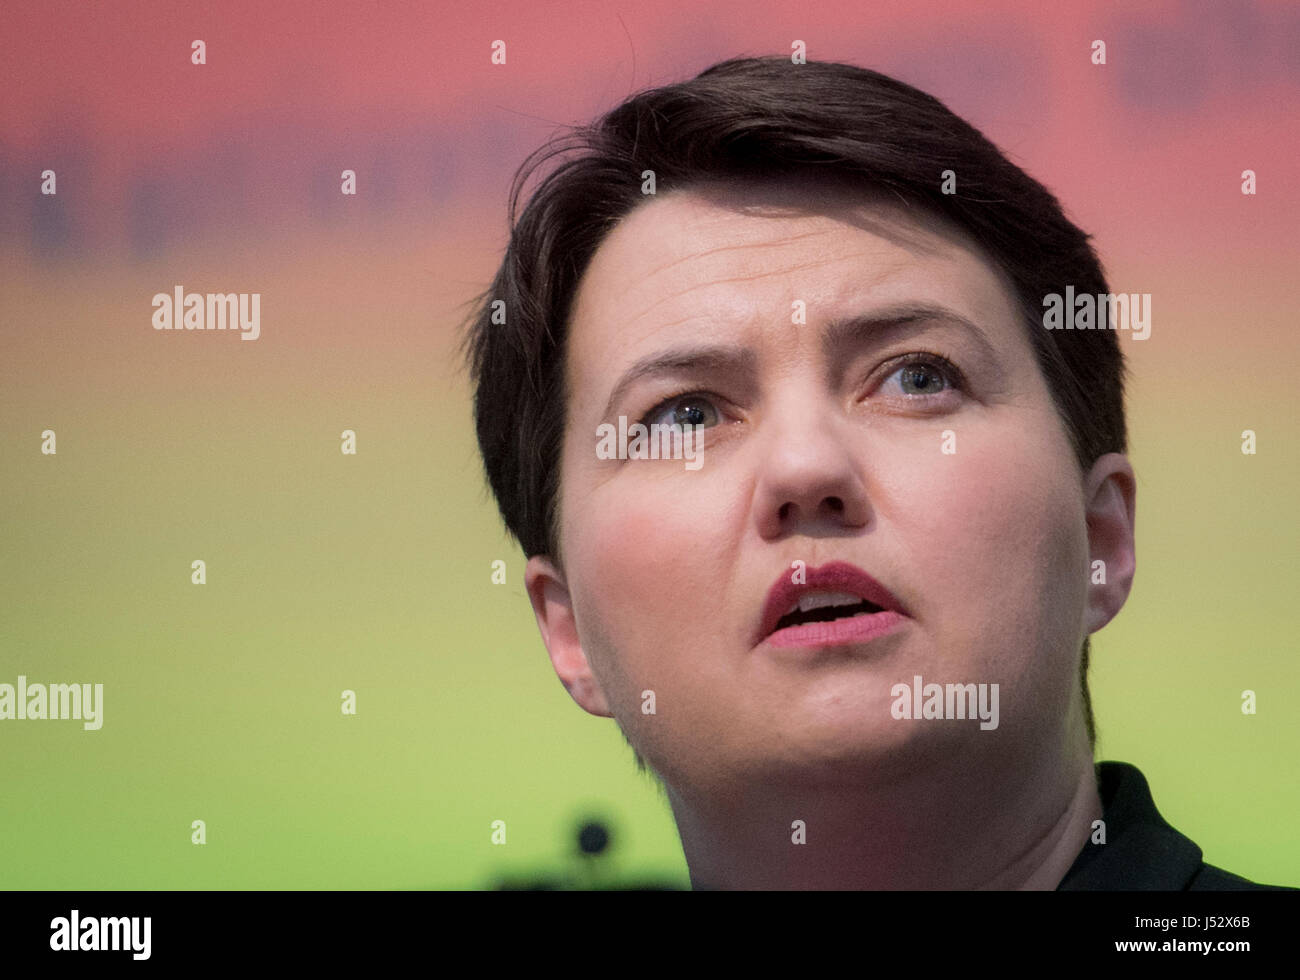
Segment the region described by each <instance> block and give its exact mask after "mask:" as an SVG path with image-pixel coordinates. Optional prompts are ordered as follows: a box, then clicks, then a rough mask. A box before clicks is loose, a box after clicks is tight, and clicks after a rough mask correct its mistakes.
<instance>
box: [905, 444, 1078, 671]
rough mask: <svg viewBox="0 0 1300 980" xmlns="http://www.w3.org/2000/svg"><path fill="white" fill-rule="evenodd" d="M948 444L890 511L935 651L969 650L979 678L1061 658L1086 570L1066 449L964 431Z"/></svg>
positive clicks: (1074, 483)
mask: <svg viewBox="0 0 1300 980" xmlns="http://www.w3.org/2000/svg"><path fill="white" fill-rule="evenodd" d="M1031 435H1032V434H1031ZM963 437H964V438H963ZM959 439H961V440H962V441H961V442H959V445H958V451H957V453H956V454H955V455H952V456H947V457H943V458H942V459H941V460H940V461H939V462H938V463H937V464H935V463H931V464H930V465H929V466H928V467H927V469H928V471H929V472H928V474H927V475H928V479H926V480H923V481H918V483H919V485H918V486H917V487H915V488H914V489H913V491H912V492H911V493H910V494H908V496H907V500H906V503H900V504H899V506H900V507H902V508H905V513H906V517H905V518H904V521H905V522H906V528H905V530H904V531H903V534H904V536H905V538H906V540H907V542H908V543H909V545H908V551H909V553H910V554H911V555H912V556H913V558H914V559H915V561H916V567H915V571H916V573H917V575H916V577H915V578H914V580H913V581H914V588H916V589H917V590H918V592H919V595H920V602H919V603H918V613H921V612H928V613H929V614H930V615H931V617H933V622H934V624H935V625H936V627H937V628H938V629H939V630H940V631H941V632H942V634H943V641H944V642H943V643H942V647H943V648H944V649H947V648H949V645H950V644H958V645H969V644H971V643H976V644H978V645H980V647H981V648H982V649H981V651H980V652H979V653H978V655H977V659H981V660H983V661H984V662H986V663H988V664H989V665H990V666H991V665H992V663H993V662H1001V663H1003V664H1005V662H1006V660H1007V659H1009V658H1012V657H1018V658H1021V659H1023V658H1025V657H1028V656H1032V655H1033V654H1034V653H1035V652H1037V651H1040V650H1044V649H1052V650H1062V651H1063V653H1064V651H1066V650H1067V649H1068V647H1069V644H1068V643H1065V642H1064V641H1065V639H1066V637H1068V636H1070V635H1072V631H1073V630H1074V628H1075V627H1076V626H1077V625H1079V623H1081V622H1082V613H1083V601H1084V595H1085V590H1086V569H1087V539H1086V534H1085V533H1084V523H1083V513H1082V501H1081V499H1080V488H1079V485H1078V479H1077V477H1076V475H1075V473H1074V468H1073V461H1072V459H1071V457H1070V456H1068V455H1064V454H1068V453H1069V449H1068V447H1065V446H1063V445H1062V444H1061V443H1060V442H1059V441H1058V440H1057V439H1056V438H1055V436H1054V434H1053V433H1048V432H1045V433H1043V434H1042V435H1041V437H1039V438H1037V439H1034V438H1027V437H1026V434H1025V433H1024V432H1021V433H1018V434H1016V435H1014V436H1013V435H1009V434H1008V433H1006V432H996V433H995V432H993V431H991V430H990V431H987V432H980V431H970V430H968V431H965V432H963V433H961V434H960V435H959ZM1076 620H1077V621H1078V622H1076Z"/></svg>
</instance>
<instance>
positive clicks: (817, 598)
mask: <svg viewBox="0 0 1300 980" xmlns="http://www.w3.org/2000/svg"><path fill="white" fill-rule="evenodd" d="M862 601H863V599H862V597H861V596H856V595H849V594H848V593H847V592H808V593H805V594H804V595H801V596H800V597H799V601H798V602H796V603H795V604H794V605H793V606H791V607H790V609H789V610H788V611H787V612H786V615H787V616H789V615H790V613H792V612H794V611H795V610H796V609H797V610H799V611H800V612H812V611H813V610H814V609H823V608H825V607H826V606H856V605H857V604H858V603H860V602H862Z"/></svg>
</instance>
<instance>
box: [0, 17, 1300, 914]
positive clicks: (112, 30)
mask: <svg viewBox="0 0 1300 980" xmlns="http://www.w3.org/2000/svg"><path fill="white" fill-rule="evenodd" d="M4 20H5V25H4V33H3V38H0V46H2V47H3V57H2V58H0V91H2V92H3V93H4V94H3V97H2V98H0V251H2V252H3V272H2V273H0V276H2V278H0V492H2V493H3V516H0V529H2V539H0V595H2V596H3V603H2V605H0V682H7V683H10V684H14V683H16V679H17V676H18V675H19V674H23V675H25V676H26V677H27V678H28V680H29V682H33V683H35V682H74V681H75V682H83V681H84V682H98V683H103V684H104V687H105V695H104V702H105V705H104V707H105V712H104V724H103V728H102V729H100V730H99V731H96V732H87V731H84V730H83V729H82V726H81V724H80V723H77V722H73V721H63V722H45V723H43V724H37V723H34V722H17V721H11V722H8V723H3V724H0V887H3V888H11V889H12V888H37V889H47V888H48V889H108V888H113V889H117V888H123V889H153V888H179V889H191V888H193V889H227V888H253V889H261V888H294V889H316V888H341V889H354V888H381V889H390V888H391V889H414V888H455V889H460V888H483V887H491V886H492V885H493V884H494V883H495V882H498V881H499V880H501V879H502V878H510V879H516V878H528V877H529V876H533V875H545V876H550V875H558V874H561V873H564V872H565V871H566V869H569V868H571V867H572V866H573V865H574V859H573V857H572V855H573V852H574V847H575V845H574V842H573V841H574V829H575V827H576V825H577V824H578V822H580V821H582V820H584V819H587V818H593V817H594V818H598V819H600V820H602V821H604V822H605V824H606V826H607V827H608V828H609V830H610V833H611V835H612V837H611V844H610V847H609V851H608V854H607V858H606V859H605V868H604V871H603V873H604V874H605V875H607V876H608V878H609V879H610V880H614V881H649V880H656V881H666V882H668V883H670V884H676V885H679V886H683V887H684V886H686V885H687V884H688V881H687V877H686V866H685V862H684V860H683V859H682V856H681V851H680V846H679V844H678V841H677V834H676V830H675V828H674V826H673V822H672V819H671V815H670V813H669V811H668V808H667V805H666V803H665V801H664V800H663V798H662V797H661V795H660V793H659V792H658V790H657V788H656V786H655V784H654V783H652V782H651V781H650V780H649V778H648V777H646V776H642V775H639V774H638V773H637V772H636V770H635V768H634V766H633V763H632V755H631V751H630V750H629V749H628V747H627V746H626V745H625V743H624V742H623V740H622V738H621V737H620V735H619V733H618V731H617V729H616V728H615V727H614V725H613V723H612V722H610V721H607V720H603V719H597V718H594V717H591V716H589V715H587V714H585V713H584V712H582V711H581V710H580V709H579V708H578V707H577V706H576V705H574V704H573V703H572V701H571V700H570V699H569V697H568V696H567V694H566V693H565V692H564V690H563V689H562V687H561V686H560V684H559V682H558V680H557V679H556V678H555V675H554V673H553V671H552V669H551V667H550V664H549V663H548V661H547V658H546V655H545V651H544V648H543V646H542V644H541V641H540V639H539V637H538V634H537V630H536V626H535V624H534V621H533V617H532V613H531V611H530V609H529V605H528V602H527V599H526V597H525V594H524V590H523V583H522V572H523V565H524V562H523V557H522V554H521V552H520V551H519V549H518V548H517V547H516V546H514V545H513V544H512V543H511V542H510V541H509V540H508V538H507V537H506V535H505V533H504V531H503V529H502V526H501V524H500V521H499V519H498V517H497V513H496V510H495V507H494V505H493V503H492V501H491V499H490V497H489V496H488V494H487V492H486V489H485V484H484V480H483V478H482V475H481V470H480V464H479V461H478V456H477V452H476V447H475V442H474V437H473V426H472V422H471V417H470V407H469V395H468V389H467V384H466V380H465V377H464V374H463V372H462V371H461V369H460V366H459V363H458V361H457V358H456V355H455V341H456V336H455V331H456V328H457V325H458V323H459V322H460V320H461V318H462V316H463V315H464V313H465V311H466V305H465V304H466V303H467V302H468V301H469V300H471V298H472V297H473V296H474V295H475V294H477V293H478V292H479V291H481V290H482V289H484V288H485V287H486V286H487V284H488V282H489V281H490V279H491V277H492V275H493V273H494V272H495V269H496V265H497V263H498V262H499V260H500V257H501V254H502V249H503V247H504V245H505V242H506V240H507V235H508V228H507V224H506V194H507V190H508V188H509V181H510V178H511V176H512V174H513V173H514V171H515V169H516V168H517V167H518V166H519V164H520V163H521V162H522V161H523V159H524V157H525V156H526V155H527V154H528V153H529V152H530V151H531V150H532V149H534V148H535V147H536V146H538V145H539V144H540V143H542V142H543V141H545V140H546V139H547V138H548V137H550V136H552V135H554V134H555V133H556V131H557V130H558V129H559V127H561V126H564V125H567V124H574V123H582V122H586V121H589V120H590V119H592V118H593V117H595V116H596V115H598V114H599V113H601V112H603V111H605V110H607V109H609V108H611V107H612V106H614V105H615V104H617V103H618V102H619V101H621V100H622V99H623V98H625V97H626V96H627V95H629V94H631V93H632V92H634V91H637V90H639V89H642V88H645V87H648V86H651V85H655V84H663V83H667V82H671V81H676V80H680V79H683V78H687V77H690V76H692V75H695V74H697V73H698V72H699V71H701V70H703V69H704V68H706V67H707V66H709V65H711V64H713V63H715V62H717V61H720V60H723V59H725V58H728V57H734V56H737V55H744V54H788V53H789V52H790V50H791V43H792V42H793V41H794V40H796V39H797V40H802V41H804V42H805V43H806V44H807V50H808V57H809V59H810V60H836V61H849V62H853V63H855V64H859V65H862V66H865V67H871V68H875V69H877V70H880V71H884V72H886V73H888V74H892V75H895V76H896V77H898V78H900V79H902V80H904V81H906V82H909V83H911V84H913V85H916V86H918V87H920V88H922V89H924V90H926V91H929V92H931V93H932V94H934V95H936V96H937V97H939V98H940V99H941V100H943V101H945V102H946V103H947V104H948V105H949V106H950V107H951V108H952V109H953V110H954V111H956V112H957V113H959V114H961V115H963V116H965V117H966V118H967V119H969V120H970V121H971V122H972V123H974V124H975V125H976V126H977V127H979V128H981V129H982V130H983V131H984V132H985V133H986V135H988V136H989V137H990V138H991V139H993V140H994V142H996V143H997V144H998V145H999V146H1001V147H1002V148H1003V149H1004V151H1006V152H1007V153H1008V154H1009V155H1011V157H1012V158H1013V159H1014V160H1015V161H1016V162H1017V163H1019V164H1020V165H1021V166H1023V167H1024V168H1025V169H1027V170H1028V171H1029V172H1030V173H1031V174H1033V175H1034V176H1035V177H1037V178H1038V179H1039V180H1041V181H1042V182H1043V183H1045V184H1046V185H1047V186H1048V187H1050V188H1051V189H1052V190H1053V191H1054V192H1055V193H1056V194H1057V195H1058V196H1059V197H1060V199H1061V200H1062V202H1063V203H1064V204H1065V206H1066V208H1067V210H1068V212H1069V214H1070V215H1071V217H1072V218H1073V219H1074V220H1075V221H1076V222H1077V223H1079V224H1080V225H1081V226H1082V227H1084V228H1085V229H1087V230H1088V231H1090V232H1092V233H1093V234H1094V236H1095V239H1096V244H1097V247H1098V249H1099V252H1100V254H1101V256H1102V258H1103V261H1104V263H1105V265H1106V268H1107V272H1108V274H1109V276H1110V280H1111V285H1112V288H1113V289H1115V290H1116V291H1120V290H1123V291H1126V292H1129V291H1131V292H1149V293H1151V294H1152V296H1153V301H1152V310H1153V326H1152V333H1151V337H1150V338H1149V339H1148V340H1145V341H1141V342H1138V341H1133V340H1132V339H1131V337H1129V336H1127V335H1122V337H1121V342H1122V343H1123V344H1124V345H1125V350H1126V352H1127V353H1128V354H1129V356H1130V363H1131V368H1132V372H1133V380H1132V385H1131V398H1130V402H1129V413H1130V416H1129V417H1130V424H1131V431H1132V453H1131V456H1132V459H1133V461H1134V464H1135V466H1136V469H1137V472H1138V479H1139V493H1138V504H1139V511H1138V516H1139V520H1138V523H1137V528H1138V554H1139V574H1138V577H1137V582H1136V586H1135V588H1134V591H1133V594H1132V597H1131V599H1130V602H1129V605H1128V606H1127V607H1126V609H1125V610H1124V612H1123V613H1122V615H1121V616H1120V617H1119V618H1118V619H1117V620H1116V621H1115V622H1114V623H1112V624H1111V625H1109V626H1108V627H1107V628H1106V629H1105V630H1104V631H1102V632H1101V633H1099V634H1097V635H1096V636H1095V637H1094V639H1093V669H1092V691H1093V702H1094V706H1095V709H1096V713H1097V721H1098V726H1099V730H1100V742H1099V745H1098V758H1100V759H1120V760H1123V761H1127V762H1131V763H1134V764H1136V765H1138V766H1140V767H1141V768H1142V769H1143V771H1144V772H1145V773H1146V775H1147V777H1148V779H1149V780H1150V782H1151V785H1152V789H1153V793H1154V796H1155V800H1156V802H1157V805H1158V806H1159V807H1160V809H1161V811H1162V813H1163V814H1164V816H1165V817H1166V819H1168V820H1169V821H1170V822H1171V823H1172V824H1173V825H1174V826H1175V827H1177V828H1178V829H1179V830H1181V831H1182V832H1183V833H1185V834H1187V835H1188V836H1190V837H1191V838H1192V839H1193V840H1194V841H1196V842H1197V843H1198V844H1200V845H1201V847H1202V848H1203V849H1204V851H1205V857H1206V860H1207V861H1209V862H1211V863H1213V864H1217V865H1219V866H1221V867H1225V868H1227V869H1228V870H1230V871H1233V872H1236V873H1238V874H1242V875H1246V876H1248V877H1251V878H1253V879H1255V880H1258V881H1264V882H1269V883H1276V884H1289V885H1300V839H1298V835H1297V832H1296V814H1297V813H1298V812H1300V786H1298V785H1297V778H1296V775H1297V770H1298V769H1300V766H1297V750H1298V749H1300V712H1298V711H1297V704H1298V699H1300V670H1298V669H1297V666H1296V659H1297V654H1300V647H1298V646H1297V642H1296V638H1295V629H1296V623H1297V616H1296V601H1297V600H1296V596H1297V587H1298V586H1300V547H1298V545H1300V541H1298V540H1297V521H1296V517H1295V507H1296V503H1297V488H1298V487H1300V482H1298V480H1297V477H1298V476H1300V471H1298V469H1297V456H1296V442H1297V436H1300V411H1298V409H1300V386H1298V385H1297V383H1296V381H1297V377H1298V376H1300V339H1297V338H1298V335H1297V331H1296V326H1295V324H1296V317H1297V310H1300V276H1297V269H1300V237H1298V235H1297V219H1298V218H1300V209H1298V208H1297V205H1298V204H1300V174H1297V164H1298V163H1300V130H1297V128H1296V126H1295V121H1296V118H1297V111H1296V110H1297V101H1298V100H1297V96H1298V95H1300V8H1297V7H1296V6H1295V5H1282V4H1271V3H1247V2H1223V3H1215V2H1209V0H1205V2H1164V3H1154V4H1144V5H1142V6H1141V7H1136V6H1135V5H1132V4H1129V3H1124V2H1114V3H1087V4H1083V3H1075V4H1069V3H1065V4H1050V5H1049V4H1040V3H1036V2H1024V3H1004V2H984V0H981V2H978V3H966V4H957V3H944V4H939V3H917V2H915V0H908V2H897V3H890V2H880V3H872V4H862V3H856V2H840V3H822V4H789V3H776V2H770V3H738V2H715V3H711V4H708V5H705V4H698V3H690V2H685V0H669V2H662V0H661V2H656V3H653V4H633V3H623V2H539V0H530V2H495V3H492V4H484V5H473V4H453V3H450V2H441V0H439V2H435V3H329V4H320V3H302V2H277V3H274V4H268V3H260V2H223V3H186V4H183V5H181V4H170V3H156V2H133V3H128V4H97V3H92V2H22V3H19V2H15V3H10V4H7V5H6V14H5V18H4ZM195 39H202V40H203V41H204V42H205V44H206V64H204V65H193V64H191V42H192V41H193V40H195ZM1097 39H1101V40H1104V41H1106V45H1107V63H1106V64H1105V65H1104V66H1102V65H1094V64H1093V63H1092V61H1091V53H1092V48H1091V45H1092V42H1093V41H1094V40H1097ZM495 40H504V41H505V42H506V46H507V47H506V50H507V61H506V64H504V65H494V64H492V63H491V58H490V55H491V44H492V42H493V41H495ZM47 169H48V170H53V171H55V173H56V175H57V194H55V195H53V196H49V195H43V194H42V193H41V192H40V187H41V174H42V171H45V170H47ZM345 169H352V170H355V171H356V174H357V194H356V195H355V196H344V195H342V194H341V193H340V174H341V172H342V171H343V170H345ZM1246 169H1250V170H1254V171H1255V172H1256V174H1257V180H1258V193H1257V195H1255V196H1247V195H1243V194H1242V192H1241V183H1242V181H1241V173H1242V171H1243V170H1246ZM176 285H182V286H184V287H185V288H186V289H187V290H193V291H198V292H260V293H261V296H262V301H261V302H262V306H261V319H262V325H261V337H260V338H259V339H258V340H257V341H255V342H243V341H241V340H240V339H239V338H238V337H237V336H236V335H234V334H231V333H219V332H205V333H195V332H184V331H182V332H179V333H177V332H172V333H162V332H156V331H154V330H153V329H152V327H151V323H150V318H151V315H152V307H151V297H152V296H153V295H154V294H155V293H157V292H168V293H169V292H171V290H172V289H173V287H174V286H176ZM45 429H53V430H55V431H56V433H57V439H58V443H57V445H58V453H57V455H55V456H46V455H42V453H41V452H40V444H41V433H42V431H43V430H45ZM344 429H353V430H355V431H356V433H357V440H358V453H357V455H356V456H344V455H342V454H341V453H340V451H339V437H340V433H341V432H342V430H344ZM1245 429H1253V430H1254V431H1255V432H1256V433H1257V439H1258V452H1257V454H1256V455H1253V456H1251V455H1243V454H1242V452H1241V449H1240V445H1241V433H1242V431H1243V430H1245ZM196 558H202V559H204V560H205V561H206V562H207V566H208V581H207V585H206V586H204V587H202V588H200V587H196V586H194V585H192V584H191V583H190V574H191V573H190V563H191V562H192V561H193V560H194V559H196ZM497 559H501V560H504V561H505V563H506V569H507V581H506V584H505V585H493V584H492V582H491V566H492V562H493V561H495V560H497ZM344 689H350V690H354V691H356V692H357V706H358V713H357V714H356V716H354V717H348V716H342V715H341V712H340V692H341V691H343V690H344ZM1246 689H1250V690H1253V691H1255V692H1256V694H1257V698H1258V714H1256V715H1254V716H1248V715H1243V714H1242V711H1241V708H1240V704H1241V693H1242V691H1243V690H1246ZM199 819H201V820H204V821H205V822H206V826H207V841H208V843H207V844H206V845H205V846H202V847H198V846H194V845H193V844H191V823H192V821H194V820H199ZM494 820H504V821H506V826H507V834H508V838H507V844H506V845H505V846H499V845H493V844H492V843H491V839H490V838H491V829H490V828H491V824H492V821H494Z"/></svg>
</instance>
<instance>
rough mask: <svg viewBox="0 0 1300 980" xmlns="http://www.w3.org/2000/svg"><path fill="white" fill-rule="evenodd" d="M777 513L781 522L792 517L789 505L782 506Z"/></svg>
mask: <svg viewBox="0 0 1300 980" xmlns="http://www.w3.org/2000/svg"><path fill="white" fill-rule="evenodd" d="M776 513H777V516H778V517H779V518H781V520H785V519H786V518H787V517H789V516H790V505H789V504H788V503H784V504H782V505H781V509H780V510H778V511H777V512H776Z"/></svg>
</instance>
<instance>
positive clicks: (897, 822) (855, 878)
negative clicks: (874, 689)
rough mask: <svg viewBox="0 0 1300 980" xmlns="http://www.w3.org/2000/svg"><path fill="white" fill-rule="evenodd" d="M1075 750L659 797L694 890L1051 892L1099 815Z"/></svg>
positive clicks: (1082, 752) (1091, 779)
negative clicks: (666, 804) (848, 780)
mask: <svg viewBox="0 0 1300 980" xmlns="http://www.w3.org/2000/svg"><path fill="white" fill-rule="evenodd" d="M1072 741H1073V747H1072V749H1071V751H1069V752H1068V753H1067V758H1064V759H1063V758H1062V753H1061V752H1059V751H1058V752H1056V753H1055V754H1052V755H1049V754H1046V753H1042V752H1038V751H1034V752H1031V753H1030V754H1029V755H1028V756H1025V755H1017V754H1014V753H1006V752H1005V751H1002V752H988V753H985V754H983V755H981V757H980V758H979V759H978V760H976V759H972V758H970V757H967V756H964V755H961V754H958V755H955V756H951V757H949V758H948V759H946V760H940V761H938V762H935V763H932V764H929V765H926V766H923V767H919V768H917V769H914V770H912V771H910V772H905V773H898V774H892V775H889V776H883V775H882V776H880V778H872V777H871V776H870V775H868V776H867V777H865V778H859V779H857V780H855V781H854V782H853V783H852V784H849V785H846V784H845V783H844V782H843V781H842V780H841V781H838V782H829V781H822V782H819V781H806V782H803V783H800V784H798V785H794V784H792V782H791V781H790V780H788V779H787V780H775V779H773V780H762V781H759V780H755V781H752V782H750V783H748V784H747V785H744V786H739V787H737V786H727V787H725V788H714V789H713V790H711V791H710V792H708V793H698V792H697V793H683V792H681V791H680V789H678V788H674V787H673V786H669V787H668V797H669V800H670V802H671V804H672V808H673V815H674V817H675V818H676V820H677V826H678V831H679V832H680V834H681V838H682V847H683V850H684V852H685V855H686V861H687V864H688V865H689V867H690V874H691V884H692V886H693V887H694V888H697V889H729V890H730V889H765V890H798V889H817V890H837V889H838V890H850V889H851V890H877V889H880V890H884V889H924V890H928V889H942V890H973V889H996V890H1005V891H1009V890H1050V889H1054V888H1056V886H1057V885H1058V884H1059V883H1060V881H1061V879H1062V878H1063V877H1064V876H1065V874H1066V872H1067V871H1068V870H1069V869H1070V866H1071V865H1072V864H1073V863H1074V860H1075V858H1076V857H1077V856H1078V854H1079V852H1080V851H1081V850H1082V849H1083V847H1084V845H1085V844H1086V843H1087V841H1088V837H1089V834H1090V833H1091V831H1092V822H1093V821H1094V820H1098V819H1100V818H1101V814H1102V807H1101V799H1100V797H1099V795H1098V793H1097V785H1096V778H1095V772H1094V768H1093V761H1092V752H1091V750H1090V748H1089V747H1088V745H1087V742H1086V739H1085V740H1084V741H1083V742H1082V744H1080V742H1079V740H1078V739H1077V738H1076V739H1074V740H1072ZM792 787H793V788H792ZM719 789H720V790H721V791H719ZM719 801H722V802H719ZM796 821H801V822H802V828H803V835H804V842H803V843H797V842H796V841H797V840H798V836H799V833H800V831H799V825H798V824H796V823H795V822H796Z"/></svg>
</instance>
